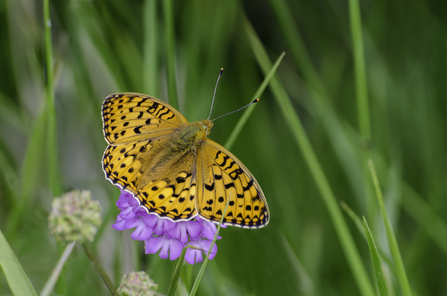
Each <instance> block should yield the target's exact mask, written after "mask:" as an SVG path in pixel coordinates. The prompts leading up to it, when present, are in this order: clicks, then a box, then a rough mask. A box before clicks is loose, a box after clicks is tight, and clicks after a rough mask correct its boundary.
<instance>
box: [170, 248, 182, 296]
mask: <svg viewBox="0 0 447 296" xmlns="http://www.w3.org/2000/svg"><path fill="white" fill-rule="evenodd" d="M185 254H186V248H183V250H182V254H181V255H180V258H178V261H177V266H176V267H175V271H174V276H173V277H172V280H171V285H170V286H169V290H168V296H174V294H175V291H176V290H177V286H178V281H179V278H180V272H181V271H182V267H183V264H184V263H185Z"/></svg>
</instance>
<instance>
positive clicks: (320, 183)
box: [245, 21, 375, 296]
mask: <svg viewBox="0 0 447 296" xmlns="http://www.w3.org/2000/svg"><path fill="white" fill-rule="evenodd" d="M245 27H246V30H247V33H248V36H249V39H250V42H251V45H252V48H253V51H254V53H255V55H256V58H257V60H258V64H259V65H260V67H261V68H262V70H263V72H264V73H267V71H268V70H269V69H270V68H271V67H272V64H271V62H270V60H269V58H268V55H267V53H266V51H265V49H264V47H263V45H262V43H261V42H260V40H259V38H258V37H257V35H256V33H255V32H254V30H253V28H252V27H251V25H250V23H249V22H248V21H246V23H245ZM270 86H271V89H272V92H273V94H274V97H275V99H276V101H277V103H278V105H279V107H280V109H281V111H282V113H283V115H284V118H285V120H286V122H287V124H288V125H289V128H290V130H291V132H292V135H293V137H294V140H295V142H296V144H297V146H298V147H299V148H300V150H301V151H302V153H303V156H304V159H305V160H306V163H307V165H308V166H309V170H310V172H311V173H312V176H313V178H314V180H315V182H316V184H317V188H318V189H319V191H320V194H321V196H322V198H323V201H324V202H325V204H326V207H327V209H328V211H329V214H330V217H331V219H332V222H333V223H334V228H335V230H336V232H337V235H338V237H339V239H340V243H341V246H342V249H343V251H344V253H345V256H346V259H347V261H348V263H349V266H350V268H351V271H352V273H353V275H354V279H355V280H356V283H357V287H358V288H359V290H360V292H361V294H362V295H365V296H366V295H367V296H372V295H375V293H374V289H373V288H372V285H371V282H370V280H369V278H368V275H367V272H366V270H365V267H364V265H363V262H362V260H361V257H360V255H359V252H358V250H357V248H356V246H355V244H354V240H353V238H352V236H351V233H350V232H349V229H348V226H347V224H346V221H345V220H344V218H343V215H342V212H341V210H340V207H339V206H338V203H337V201H336V199H335V196H334V194H333V192H332V189H331V188H330V186H329V183H328V181H327V179H326V177H325V175H324V172H323V170H322V168H321V166H320V164H319V162H318V159H317V157H316V155H315V152H314V151H313V149H312V146H311V144H310V141H309V139H308V137H307V135H306V133H305V132H304V128H303V126H302V125H301V122H300V120H299V118H298V116H297V114H296V112H295V111H294V107H293V105H292V104H291V102H290V99H289V97H288V95H287V93H286V91H285V90H284V88H283V86H282V85H281V83H280V81H279V80H278V79H277V78H276V77H274V78H273V79H272V81H271V83H270Z"/></svg>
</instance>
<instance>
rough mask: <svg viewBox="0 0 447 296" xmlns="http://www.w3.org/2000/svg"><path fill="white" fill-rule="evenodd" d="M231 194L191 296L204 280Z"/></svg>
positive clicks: (192, 295)
mask: <svg viewBox="0 0 447 296" xmlns="http://www.w3.org/2000/svg"><path fill="white" fill-rule="evenodd" d="M231 195H232V194H231V193H230V195H229V196H228V200H227V203H226V204H225V209H224V211H223V214H222V217H220V222H219V225H218V226H217V230H216V233H215V234H214V238H213V242H212V243H211V246H210V249H209V250H208V253H207V254H206V257H205V260H203V264H202V266H201V267H200V270H199V273H198V274H197V277H196V280H195V281H194V285H193V286H192V288H191V293H189V295H190V296H194V295H196V292H197V289H198V288H199V284H200V281H201V280H202V276H203V273H204V272H205V268H206V264H207V263H208V260H209V257H210V254H211V250H212V249H213V247H214V244H215V243H216V240H217V236H218V235H219V231H220V228H221V226H222V222H223V219H224V217H225V213H226V212H227V208H228V205H229V204H230V200H231Z"/></svg>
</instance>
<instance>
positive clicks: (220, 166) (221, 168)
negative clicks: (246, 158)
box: [197, 139, 269, 228]
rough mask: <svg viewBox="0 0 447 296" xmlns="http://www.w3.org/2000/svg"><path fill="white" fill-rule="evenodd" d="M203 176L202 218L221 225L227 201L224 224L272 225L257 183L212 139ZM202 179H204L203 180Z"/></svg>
mask: <svg viewBox="0 0 447 296" xmlns="http://www.w3.org/2000/svg"><path fill="white" fill-rule="evenodd" d="M203 149H204V153H203V157H202V159H200V158H199V159H198V161H201V162H202V163H203V164H202V165H200V164H198V166H201V167H204V173H202V174H201V173H200V171H198V188H199V195H200V196H202V198H200V199H198V205H197V208H198V211H199V214H200V215H201V216H202V217H204V218H205V219H208V220H213V221H220V219H221V217H222V214H223V212H224V209H225V205H226V203H227V200H228V198H230V202H229V205H228V208H227V211H226V213H225V217H224V220H223V222H224V223H225V224H230V225H234V226H239V227H244V228H259V227H262V226H265V225H266V224H267V223H268V221H269V214H268V206H267V201H266V199H265V197H264V194H263V192H262V190H261V187H260V186H259V184H258V182H257V181H256V179H255V178H254V177H253V175H252V174H251V173H250V172H249V171H248V169H247V168H246V167H245V166H244V165H243V164H242V162H240V161H239V160H238V159H237V158H236V157H235V156H234V155H233V154H231V153H230V152H229V151H228V150H226V149H225V148H223V147H222V146H220V145H219V144H217V143H216V142H214V141H211V140H209V139H207V140H206V143H205V145H204V147H203ZM200 175H202V176H203V178H202V179H200Z"/></svg>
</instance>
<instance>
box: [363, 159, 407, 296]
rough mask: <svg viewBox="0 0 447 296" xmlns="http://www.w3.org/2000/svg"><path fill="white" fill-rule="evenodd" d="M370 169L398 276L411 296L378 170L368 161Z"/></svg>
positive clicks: (404, 292)
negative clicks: (387, 211)
mask: <svg viewBox="0 0 447 296" xmlns="http://www.w3.org/2000/svg"><path fill="white" fill-rule="evenodd" d="M368 165H369V169H370V172H371V176H372V180H373V183H374V187H375V189H376V196H377V202H378V203H379V209H380V213H381V214H382V219H383V223H384V224H385V230H386V235H387V238H388V244H389V246H390V250H391V254H392V255H393V260H394V264H395V265H396V276H397V278H398V280H399V283H400V286H401V288H402V294H403V295H405V296H411V289H410V284H409V282H408V278H407V275H406V273H405V267H404V264H403V262H402V257H401V255H400V251H399V246H398V245H397V240H396V236H395V235H394V231H393V227H392V226H391V221H390V218H389V217H388V214H387V213H386V208H385V203H384V202H383V195H382V191H381V189H380V184H379V180H378V179H377V174H376V170H375V168H374V164H373V162H372V160H371V159H370V160H368Z"/></svg>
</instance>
